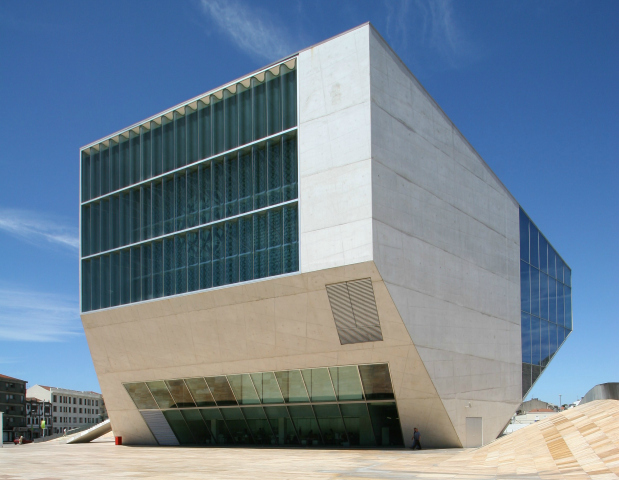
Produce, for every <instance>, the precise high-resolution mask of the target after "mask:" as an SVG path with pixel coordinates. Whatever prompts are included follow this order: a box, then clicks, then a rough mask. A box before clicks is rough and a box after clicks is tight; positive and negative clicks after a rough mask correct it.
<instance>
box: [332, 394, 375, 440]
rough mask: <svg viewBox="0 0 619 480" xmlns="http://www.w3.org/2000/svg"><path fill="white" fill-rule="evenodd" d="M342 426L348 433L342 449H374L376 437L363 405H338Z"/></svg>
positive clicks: (365, 407)
mask: <svg viewBox="0 0 619 480" xmlns="http://www.w3.org/2000/svg"><path fill="white" fill-rule="evenodd" d="M340 409H341V411H342V417H343V419H344V425H345V426H346V431H347V433H348V439H347V441H345V442H343V443H342V446H343V447H353V446H362V447H374V446H376V437H375V436H374V430H373V429H372V420H371V419H370V414H369V412H368V407H367V405H366V404H365V403H348V404H342V405H340Z"/></svg>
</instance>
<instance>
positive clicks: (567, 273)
mask: <svg viewBox="0 0 619 480" xmlns="http://www.w3.org/2000/svg"><path fill="white" fill-rule="evenodd" d="M563 283H565V284H566V285H567V286H568V287H571V286H572V271H571V270H570V269H569V267H568V266H567V265H564V268H563Z"/></svg>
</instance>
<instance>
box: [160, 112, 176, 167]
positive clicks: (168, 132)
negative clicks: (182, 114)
mask: <svg viewBox="0 0 619 480" xmlns="http://www.w3.org/2000/svg"><path fill="white" fill-rule="evenodd" d="M161 125H162V129H163V130H162V133H163V138H162V147H163V151H162V157H163V159H162V160H163V171H164V172H169V171H170V170H174V122H173V121H172V119H170V118H168V117H167V116H165V115H164V116H163V117H161Z"/></svg>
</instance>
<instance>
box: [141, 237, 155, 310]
mask: <svg viewBox="0 0 619 480" xmlns="http://www.w3.org/2000/svg"><path fill="white" fill-rule="evenodd" d="M152 262H153V259H152V246H151V244H150V243H145V244H144V245H142V300H150V299H151V298H153V272H152V265H153V263H152Z"/></svg>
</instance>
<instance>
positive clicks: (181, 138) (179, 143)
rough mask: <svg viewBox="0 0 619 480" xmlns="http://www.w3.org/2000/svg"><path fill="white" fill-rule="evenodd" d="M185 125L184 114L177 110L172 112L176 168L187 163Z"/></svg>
mask: <svg viewBox="0 0 619 480" xmlns="http://www.w3.org/2000/svg"><path fill="white" fill-rule="evenodd" d="M186 129H187V125H186V122H185V114H184V112H183V113H181V112H179V111H176V112H174V144H175V159H176V168H180V167H184V166H185V165H187V131H186Z"/></svg>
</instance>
